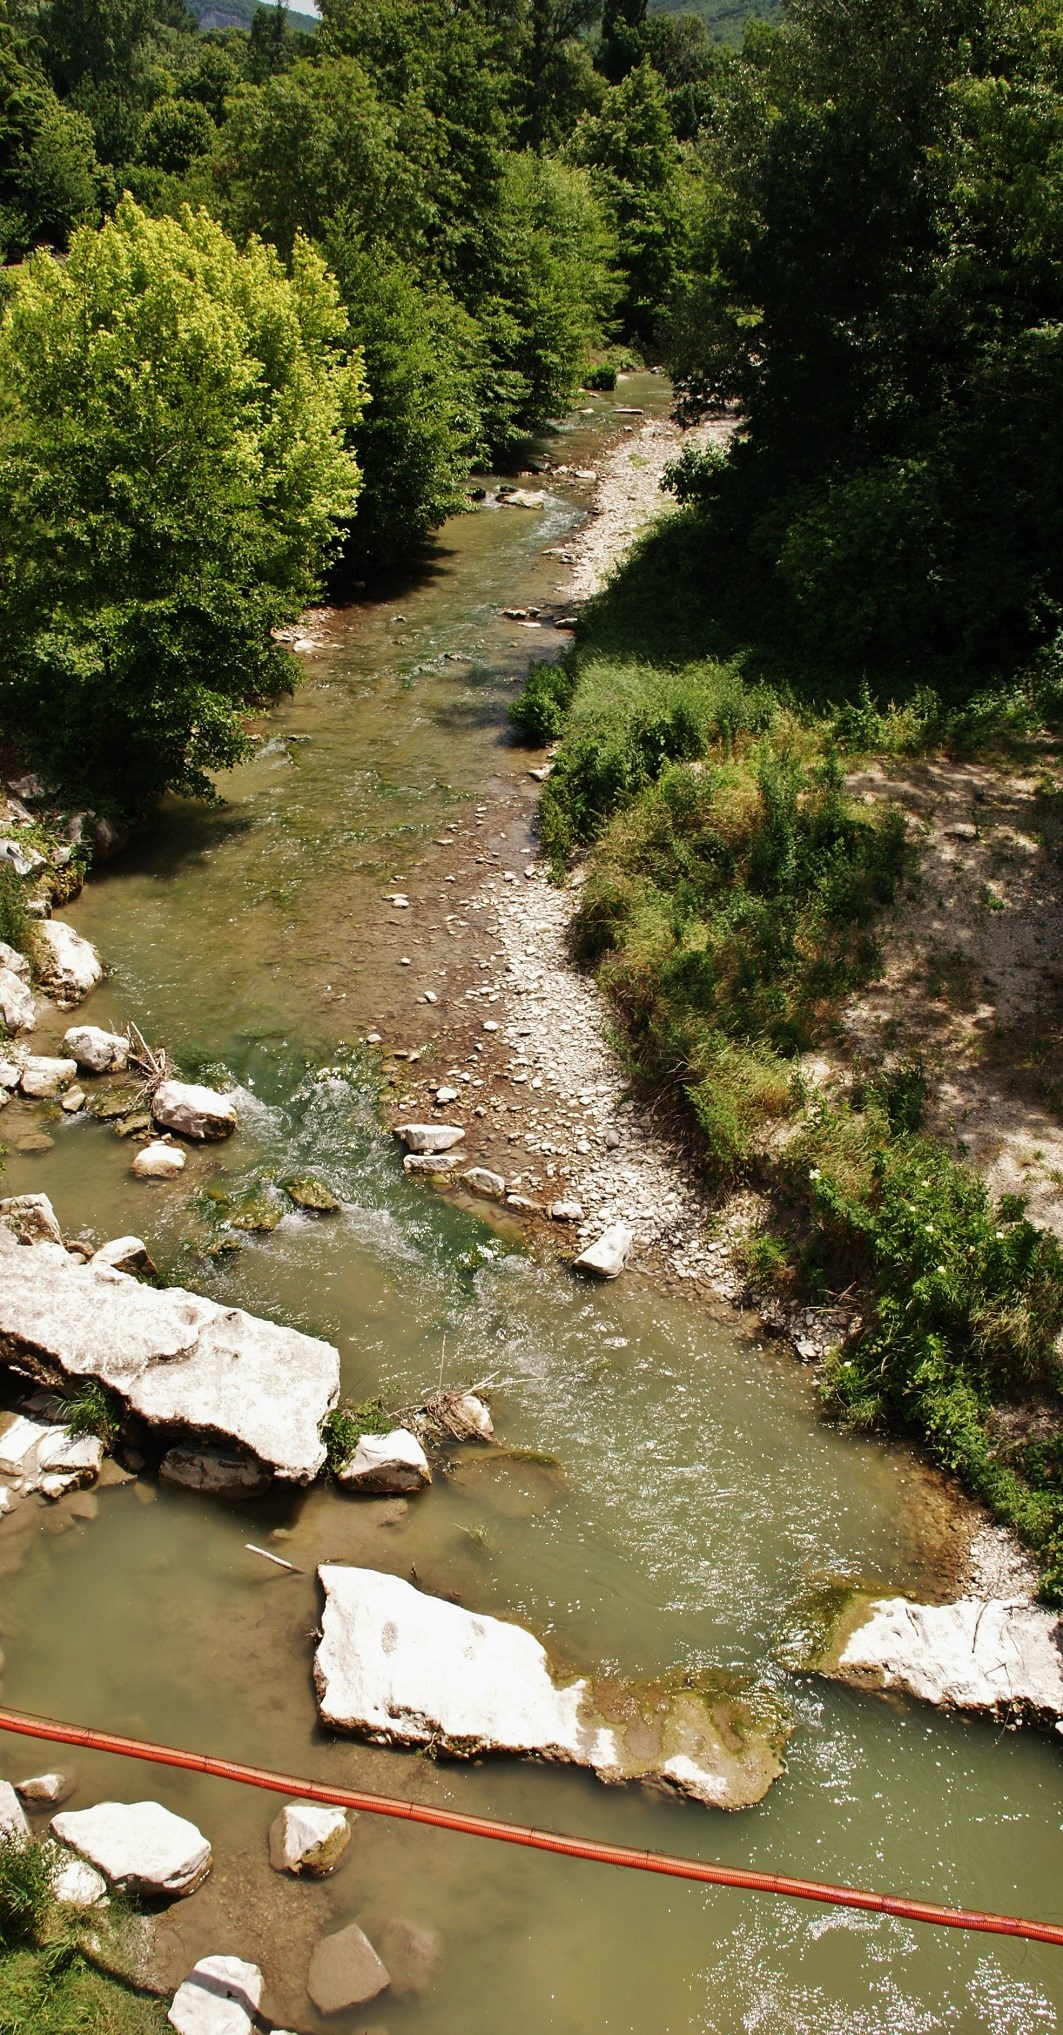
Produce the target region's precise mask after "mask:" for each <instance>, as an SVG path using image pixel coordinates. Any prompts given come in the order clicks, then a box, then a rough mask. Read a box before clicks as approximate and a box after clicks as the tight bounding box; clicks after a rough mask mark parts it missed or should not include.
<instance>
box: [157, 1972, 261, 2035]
mask: <svg viewBox="0 0 1063 2035" xmlns="http://www.w3.org/2000/svg"><path fill="white" fill-rule="evenodd" d="M261 2000H262V1973H261V1972H260V1970H259V1968H258V1966H257V1964H245V1962H244V1960H243V1958H242V1957H201V1958H200V1960H199V1963H198V1964H197V1965H194V1966H193V1968H192V1970H191V1971H190V1972H189V1974H188V1977H187V1978H186V1979H185V1981H184V1984H183V1985H180V1986H178V1988H177V1991H176V1992H175V1994H174V1996H173V2001H172V2004H171V2006H170V2011H169V2013H168V2014H167V2016H166V2019H167V2020H168V2021H169V2023H170V2026H171V2028H176V2029H177V2035H251V2031H252V2029H253V2028H255V2027H257V2026H258V2009H259V2006H260V2003H261Z"/></svg>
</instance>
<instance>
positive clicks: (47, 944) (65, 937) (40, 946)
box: [37, 919, 103, 1010]
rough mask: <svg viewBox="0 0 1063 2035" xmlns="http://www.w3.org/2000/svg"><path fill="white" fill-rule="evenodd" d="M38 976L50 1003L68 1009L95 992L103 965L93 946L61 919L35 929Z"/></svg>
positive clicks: (101, 974) (43, 922)
mask: <svg viewBox="0 0 1063 2035" xmlns="http://www.w3.org/2000/svg"><path fill="white" fill-rule="evenodd" d="M37 975H38V978H39V981H40V984H41V987H42V989H45V990H47V992H48V995H49V996H50V997H51V999H52V1002H53V1003H57V1004H58V1005H59V1008H60V1010H69V1009H70V1007H71V1005H73V1004H75V1003H81V1002H82V1000H83V999H84V998H85V997H86V996H87V995H88V994H89V991H90V990H91V989H95V987H96V984H97V983H98V982H99V981H100V980H101V979H102V976H103V963H102V962H101V960H100V957H99V955H98V954H97V952H96V949H95V947H93V946H92V945H91V943H90V942H89V941H88V940H84V939H82V937H81V934H80V933H75V931H74V928H73V926H68V925H67V924H66V921H65V920H64V919H44V920H42V922H41V924H40V925H39V926H38V927H37Z"/></svg>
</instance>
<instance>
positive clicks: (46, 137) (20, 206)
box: [0, 21, 98, 260]
mask: <svg viewBox="0 0 1063 2035" xmlns="http://www.w3.org/2000/svg"><path fill="white" fill-rule="evenodd" d="M97 171H98V164H97V162H96V154H95V150H94V148H93V141H92V130H91V128H90V126H89V123H88V121H87V120H86V119H85V117H84V115H82V114H80V113H76V112H75V111H74V110H73V109H72V108H70V107H67V106H62V105H60V103H59V100H58V99H57V98H56V95H55V93H54V91H53V90H52V88H51V86H50V85H49V84H48V82H47V80H46V79H45V78H44V77H42V75H41V73H40V72H39V71H38V70H37V69H36V68H35V67H34V66H33V64H32V63H31V62H30V61H29V59H28V53H27V51H26V49H25V47H24V45H23V44H21V42H20V41H19V39H18V38H17V37H16V36H15V35H14V34H13V33H12V31H11V30H10V29H9V28H8V27H7V26H6V25H5V24H4V23H3V22H2V21H0V258H3V259H5V260H13V259H17V258H18V257H19V256H21V255H23V254H25V253H26V251H27V249H29V248H30V247H32V246H34V245H36V244H37V243H39V242H42V241H44V242H48V243H51V244H52V245H55V246H58V247H65V245H66V242H67V239H68V237H69V235H70V232H71V230H72V228H73V227H74V226H75V225H77V224H78V223H79V222H80V221H81V220H83V219H87V218H90V217H91V216H92V215H93V214H94V213H95V212H96V210H97V206H98V190H97Z"/></svg>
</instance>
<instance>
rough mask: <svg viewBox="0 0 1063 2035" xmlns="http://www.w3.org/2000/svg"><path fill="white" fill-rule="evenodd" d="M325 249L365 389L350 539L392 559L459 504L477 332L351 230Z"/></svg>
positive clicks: (469, 439) (475, 443) (477, 426)
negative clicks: (356, 239) (361, 367)
mask: <svg viewBox="0 0 1063 2035" xmlns="http://www.w3.org/2000/svg"><path fill="white" fill-rule="evenodd" d="M328 251H329V253H330V257H331V261H332V266H333V267H334V269H335V273H336V277H337V281H338V282H339V285H340V289H341V291H342V294H343V299H344V304H345V306H346V309H347V314H348V317H349V319H350V331H351V336H352V338H353V339H354V340H356V341H357V343H358V345H359V347H360V348H361V351H362V354H363V357H364V360H365V376H366V384H367V388H368V391H369V393H368V397H367V400H366V405H365V411H364V414H363V416H362V418H361V420H360V422H359V423H358V425H357V426H356V427H355V432H354V447H355V452H356V455H357V459H358V465H359V468H360V470H361V475H362V493H361V496H360V498H359V504H358V514H357V516H356V517H355V521H354V524H353V526H352V530H351V536H350V543H351V547H352V548H353V550H354V551H356V552H362V553H368V554H369V555H370V556H372V557H374V558H381V559H391V558H394V557H396V556H401V554H402V553H403V552H404V551H408V550H409V549H410V547H411V546H412V545H415V544H418V543H420V542H421V540H422V539H423V538H424V537H426V536H427V534H428V532H429V531H430V530H434V529H436V528H438V526H439V524H440V523H442V522H444V521H445V519H446V517H447V516H451V515H454V514H455V512H456V511H457V510H459V509H461V508H463V507H464V506H465V501H466V496H465V489H464V483H465V481H466V479H467V476H468V472H469V466H470V462H471V460H472V458H473V457H474V455H475V454H476V452H477V451H478V450H479V448H480V446H481V442H482V438H483V423H482V418H481V413H480V401H479V389H478V372H477V370H478V354H479V352H480V351H481V350H482V339H481V335H480V332H479V328H478V327H477V325H476V323H475V320H474V319H472V318H471V317H470V316H469V314H468V312H466V311H463V310H462V309H461V307H460V305H458V304H457V303H455V301H454V299H453V297H451V296H450V295H449V293H448V292H447V291H446V290H444V289H443V288H442V286H440V287H438V288H436V289H430V288H426V287H425V286H424V284H423V283H422V282H421V281H420V280H419V279H418V277H417V274H416V272H415V271H414V270H413V269H412V268H411V267H409V266H408V265H407V264H404V263H402V262H397V261H384V260H382V259H381V257H380V255H379V254H378V253H377V252H372V253H370V252H367V251H366V250H365V249H364V248H361V247H359V246H357V245H356V244H355V243H354V242H352V240H350V239H349V238H348V239H341V240H340V241H338V242H334V243H330V245H329V249H328Z"/></svg>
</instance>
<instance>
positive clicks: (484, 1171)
mask: <svg viewBox="0 0 1063 2035" xmlns="http://www.w3.org/2000/svg"><path fill="white" fill-rule="evenodd" d="M454 1094H455V1091H453V1090H444V1089H440V1090H439V1091H438V1095H437V1099H439V1098H441V1097H443V1096H444V1095H445V1096H446V1099H447V1100H448V1101H451V1100H453V1098H454ZM395 1135H396V1137H400V1138H401V1139H402V1141H403V1143H404V1145H405V1146H406V1155H405V1158H404V1159H403V1162H402V1164H403V1170H404V1172H406V1173H427V1174H429V1175H430V1176H431V1175H435V1174H450V1173H452V1174H453V1175H454V1177H455V1179H456V1180H458V1181H459V1182H460V1183H461V1185H462V1186H464V1187H467V1188H468V1189H469V1192H470V1193H472V1194H478V1195H479V1196H480V1197H481V1198H482V1199H484V1200H487V1201H499V1202H505V1204H506V1206H507V1207H508V1208H512V1209H513V1210H515V1211H516V1212H518V1213H525V1214H530V1213H539V1214H547V1215H549V1216H550V1217H551V1218H552V1219H553V1220H554V1221H555V1222H581V1221H582V1218H583V1207H582V1204H581V1203H580V1202H578V1201H572V1200H565V1199H559V1200H556V1201H552V1202H551V1203H550V1204H549V1206H548V1207H544V1206H543V1204H542V1203H540V1202H536V1201H532V1200H531V1199H530V1198H529V1197H528V1196H527V1195H523V1194H515V1193H512V1192H510V1190H509V1189H508V1188H507V1186H506V1182H505V1179H504V1177H503V1175H502V1174H501V1173H495V1172H492V1171H491V1169H490V1167H487V1166H468V1167H466V1168H465V1170H464V1171H460V1172H459V1171H458V1170H457V1169H458V1168H459V1167H460V1166H461V1164H462V1157H463V1156H464V1155H459V1153H458V1151H457V1149H456V1147H457V1146H459V1145H461V1144H463V1143H464V1141H465V1127H464V1125H463V1124H450V1123H401V1124H396V1126H395ZM634 1241H635V1236H634V1231H633V1230H632V1229H630V1228H629V1226H628V1224H627V1223H623V1222H619V1223H610V1224H608V1225H607V1227H606V1228H605V1229H604V1230H602V1231H601V1233H600V1235H599V1236H598V1237H597V1238H596V1239H595V1240H594V1241H593V1243H591V1244H589V1245H588V1246H587V1248H586V1249H585V1250H583V1251H581V1252H580V1254H579V1256H578V1257H577V1258H576V1259H575V1260H574V1261H573V1269H574V1270H575V1271H578V1272H587V1273H590V1274H592V1275H593V1276H594V1277H596V1278H599V1279H616V1278H618V1277H619V1275H620V1273H621V1272H622V1271H623V1269H624V1267H625V1265H626V1264H627V1261H628V1259H629V1257H630V1256H631V1251H632V1247H633V1245H634Z"/></svg>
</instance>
